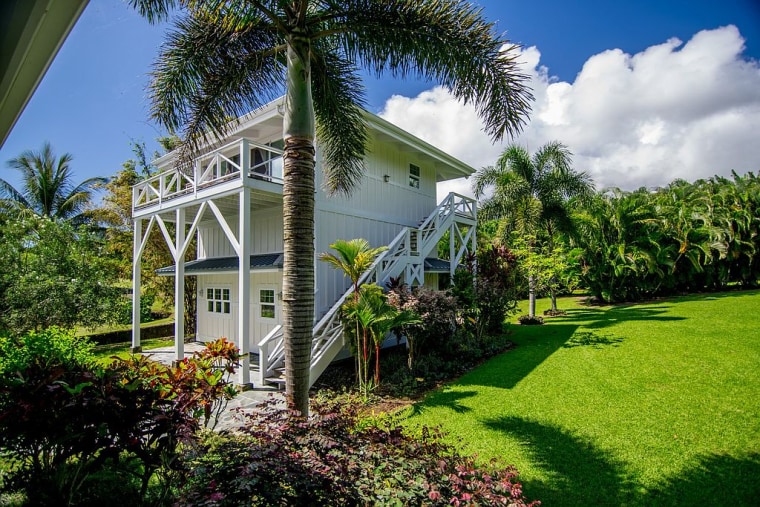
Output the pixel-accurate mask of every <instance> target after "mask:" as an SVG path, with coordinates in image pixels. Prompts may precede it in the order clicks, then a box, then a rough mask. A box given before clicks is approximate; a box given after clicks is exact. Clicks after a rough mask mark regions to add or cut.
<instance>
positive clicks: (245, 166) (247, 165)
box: [240, 138, 251, 181]
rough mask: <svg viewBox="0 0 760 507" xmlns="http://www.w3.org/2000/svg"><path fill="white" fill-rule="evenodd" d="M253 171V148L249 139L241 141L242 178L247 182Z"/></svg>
mask: <svg viewBox="0 0 760 507" xmlns="http://www.w3.org/2000/svg"><path fill="white" fill-rule="evenodd" d="M250 169H251V148H250V145H249V144H248V139H246V138H243V139H241V140H240V178H241V179H242V180H243V181H245V179H246V178H247V177H248V172H249V171H250Z"/></svg>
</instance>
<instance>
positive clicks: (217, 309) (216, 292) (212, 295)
mask: <svg viewBox="0 0 760 507" xmlns="http://www.w3.org/2000/svg"><path fill="white" fill-rule="evenodd" d="M206 305H207V306H206V309H207V310H208V311H209V312H210V313H227V314H228V313H230V289H222V288H218V287H208V288H206Z"/></svg>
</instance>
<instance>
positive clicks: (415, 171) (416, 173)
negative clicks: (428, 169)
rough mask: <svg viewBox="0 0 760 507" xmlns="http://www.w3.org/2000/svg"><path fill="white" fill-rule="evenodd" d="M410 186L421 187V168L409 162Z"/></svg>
mask: <svg viewBox="0 0 760 507" xmlns="http://www.w3.org/2000/svg"><path fill="white" fill-rule="evenodd" d="M409 186H410V187H412V188H420V168H419V166H416V165H414V164H409Z"/></svg>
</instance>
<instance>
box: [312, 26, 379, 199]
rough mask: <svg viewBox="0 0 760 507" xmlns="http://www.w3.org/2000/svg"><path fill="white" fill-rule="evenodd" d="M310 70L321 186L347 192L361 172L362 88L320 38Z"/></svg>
mask: <svg viewBox="0 0 760 507" xmlns="http://www.w3.org/2000/svg"><path fill="white" fill-rule="evenodd" d="M311 72H312V85H313V88H312V90H313V94H314V114H315V117H316V125H317V139H318V140H319V148H320V151H321V155H322V161H323V170H324V173H325V180H324V187H325V189H326V190H327V191H328V192H329V193H342V194H349V193H350V192H351V191H352V190H353V189H355V188H356V187H358V186H359V183H360V182H361V178H362V175H363V173H364V153H365V150H366V145H367V139H368V137H367V136H368V134H367V124H366V121H365V120H364V113H363V111H362V106H363V103H364V87H363V86H362V84H361V78H360V76H359V75H358V71H357V69H356V66H355V65H354V64H353V63H351V62H350V61H349V60H347V59H345V58H343V57H341V56H340V55H339V54H337V53H336V52H335V51H331V50H330V48H328V47H325V44H324V41H321V42H318V43H317V50H316V51H314V52H312V60H311Z"/></svg>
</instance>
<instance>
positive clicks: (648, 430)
mask: <svg viewBox="0 0 760 507" xmlns="http://www.w3.org/2000/svg"><path fill="white" fill-rule="evenodd" d="M522 306H523V310H525V309H527V305H522ZM547 307H548V301H541V302H539V309H538V311H539V312H541V311H543V310H544V309H545V308H547ZM560 308H563V309H566V310H568V315H567V316H566V317H554V318H549V319H547V322H548V323H547V324H546V325H544V326H512V328H511V329H512V332H513V335H512V337H513V339H514V341H515V342H516V344H517V347H516V348H515V349H514V350H512V351H509V352H507V353H505V354H502V355H501V356H498V357H495V358H493V359H492V360H490V361H489V362H487V363H486V364H484V365H483V366H482V367H480V368H478V369H477V370H474V371H472V372H470V373H469V374H467V375H465V376H464V377H462V378H461V379H459V381H457V382H455V383H453V384H451V385H448V386H446V387H444V388H442V389H440V390H438V391H436V392H434V393H432V394H431V395H430V396H428V397H427V398H426V399H425V400H424V401H423V402H421V403H420V404H418V405H417V406H416V407H415V412H414V414H413V415H412V416H411V417H410V419H409V424H415V425H416V424H426V425H441V426H443V428H444V429H445V430H446V431H448V432H449V433H450V437H451V438H452V439H461V444H462V445H463V446H464V448H465V450H466V451H468V452H472V453H477V454H478V456H479V459H480V460H482V461H487V460H490V459H491V458H496V459H497V460H498V461H499V462H500V463H501V464H514V465H515V466H516V467H517V468H518V470H519V471H520V477H521V480H522V483H523V485H524V489H525V492H526V495H527V496H528V497H529V498H532V499H539V500H542V501H543V505H546V506H555V505H561V506H565V505H641V506H644V505H646V506H649V505H760V291H748V292H731V293H722V294H709V295H697V296H688V297H680V298H674V299H669V300H663V301H659V302H654V303H647V304H639V305H623V306H607V307H587V306H582V305H581V304H580V300H579V299H564V300H561V302H560Z"/></svg>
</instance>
